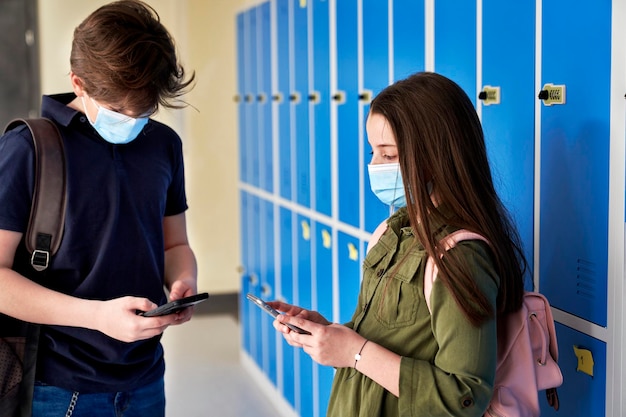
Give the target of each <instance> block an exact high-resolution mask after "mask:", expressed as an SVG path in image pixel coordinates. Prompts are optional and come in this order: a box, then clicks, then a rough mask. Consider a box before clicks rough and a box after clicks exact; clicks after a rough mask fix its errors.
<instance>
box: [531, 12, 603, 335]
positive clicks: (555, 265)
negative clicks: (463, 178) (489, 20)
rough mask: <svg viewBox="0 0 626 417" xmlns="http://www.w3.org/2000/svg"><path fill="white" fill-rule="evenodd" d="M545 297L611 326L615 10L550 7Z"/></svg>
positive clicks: (544, 134) (546, 22)
mask: <svg viewBox="0 0 626 417" xmlns="http://www.w3.org/2000/svg"><path fill="white" fill-rule="evenodd" d="M542 17H543V20H542V33H543V39H542V47H541V48H542V56H541V85H542V86H545V85H546V84H548V83H549V84H553V85H557V86H558V85H564V86H565V93H564V98H565V104H553V105H545V104H549V103H550V99H555V98H558V97H557V95H558V93H557V92H555V91H551V92H548V90H545V91H546V92H547V93H546V94H547V95H548V96H549V100H548V101H544V105H542V106H541V202H540V210H541V211H540V216H541V218H540V242H541V243H540V257H539V259H540V262H541V265H540V279H541V287H540V289H541V291H542V292H543V293H545V294H546V296H548V298H549V299H550V302H551V304H552V305H553V306H554V307H557V308H559V309H562V310H564V311H566V312H569V313H571V314H574V315H576V316H579V317H581V318H583V319H585V320H588V321H591V322H594V323H596V324H598V325H600V326H606V324H607V309H606V305H607V261H608V185H609V116H610V109H609V104H610V103H609V102H610V79H611V71H610V70H611V49H610V48H611V3H610V2H609V1H601V2H597V3H594V4H593V7H591V6H590V5H589V3H588V2H586V1H582V0H577V1H566V0H560V1H557V0H555V1H551V2H544V3H543V12H542ZM557 20H558V24H556V22H557Z"/></svg>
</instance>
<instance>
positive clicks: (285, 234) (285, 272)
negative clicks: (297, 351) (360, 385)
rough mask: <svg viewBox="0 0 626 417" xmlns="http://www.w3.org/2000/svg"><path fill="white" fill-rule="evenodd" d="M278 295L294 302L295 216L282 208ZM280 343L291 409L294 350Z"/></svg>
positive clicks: (282, 340)
mask: <svg viewBox="0 0 626 417" xmlns="http://www.w3.org/2000/svg"><path fill="white" fill-rule="evenodd" d="M279 216H280V259H281V262H280V294H276V296H277V297H278V298H282V299H284V300H285V301H286V302H288V303H290V304H292V303H293V300H294V285H293V284H294V283H293V281H294V265H293V261H294V258H295V257H294V251H293V241H294V232H295V231H297V230H298V229H297V228H295V227H294V221H295V216H294V215H293V213H292V212H291V210H288V209H286V208H284V207H281V208H280V214H279ZM280 340H281V343H282V366H283V387H282V393H283V396H284V397H285V399H286V400H287V402H289V404H291V406H292V407H295V406H296V399H295V385H296V379H295V373H294V348H293V347H291V346H289V344H287V342H286V341H285V339H284V338H283V337H280Z"/></svg>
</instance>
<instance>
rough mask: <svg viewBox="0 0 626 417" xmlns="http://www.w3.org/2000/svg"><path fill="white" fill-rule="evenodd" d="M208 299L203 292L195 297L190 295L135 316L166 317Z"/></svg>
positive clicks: (206, 294) (207, 295)
mask: <svg viewBox="0 0 626 417" xmlns="http://www.w3.org/2000/svg"><path fill="white" fill-rule="evenodd" d="M207 298H209V293H206V292H203V293H200V294H196V295H191V296H189V297H185V298H181V299H179V300H174V301H171V302H169V303H167V304H163V305H162V306H159V307H157V308H155V309H154V310H150V311H140V312H138V313H137V314H139V315H140V316H144V317H156V316H166V315H168V314H172V313H178V312H179V311H181V310H184V309H185V308H187V307H191V306H193V305H196V304H198V303H201V302H202V301H205V300H206V299H207Z"/></svg>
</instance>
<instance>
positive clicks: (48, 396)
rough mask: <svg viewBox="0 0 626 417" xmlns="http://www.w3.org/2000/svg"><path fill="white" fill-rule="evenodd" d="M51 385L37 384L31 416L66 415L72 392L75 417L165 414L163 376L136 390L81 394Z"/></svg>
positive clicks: (55, 416)
mask: <svg viewBox="0 0 626 417" xmlns="http://www.w3.org/2000/svg"><path fill="white" fill-rule="evenodd" d="M75 394H76V393H74V392H72V391H69V390H66V389H63V388H58V387H53V386H50V385H42V384H37V383H36V384H35V393H34V398H33V415H32V417H65V416H66V413H67V412H68V409H69V408H70V403H71V402H72V396H74V397H75V400H76V401H75V404H74V410H73V413H72V414H71V415H72V417H164V416H165V388H164V384H163V378H161V379H159V380H157V381H156V382H153V383H151V384H149V385H146V386H144V387H141V388H138V389H136V390H134V391H127V392H108V393H98V394H81V393H78V395H77V396H76V395H75Z"/></svg>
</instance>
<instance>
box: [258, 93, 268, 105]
mask: <svg viewBox="0 0 626 417" xmlns="http://www.w3.org/2000/svg"><path fill="white" fill-rule="evenodd" d="M256 101H258V102H259V103H265V102H266V101H267V96H266V95H265V93H259V94H258V95H257V96H256Z"/></svg>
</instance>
